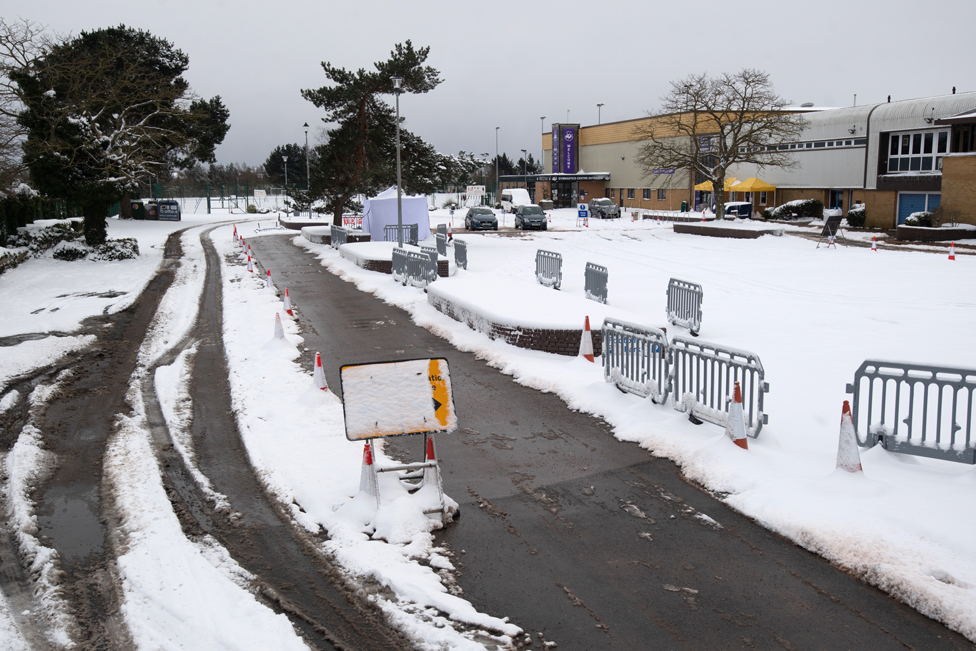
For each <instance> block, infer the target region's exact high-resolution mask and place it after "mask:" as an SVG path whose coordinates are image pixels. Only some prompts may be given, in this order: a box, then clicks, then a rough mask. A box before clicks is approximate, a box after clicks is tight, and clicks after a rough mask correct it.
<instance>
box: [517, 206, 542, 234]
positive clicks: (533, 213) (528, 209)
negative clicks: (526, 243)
mask: <svg viewBox="0 0 976 651" xmlns="http://www.w3.org/2000/svg"><path fill="white" fill-rule="evenodd" d="M515 228H521V229H522V230H525V229H526V228H538V229H539V230H542V231H544V230H546V213H545V212H543V210H542V208H540V207H539V206H537V205H535V204H534V203H530V204H529V205H527V206H516V208H515Z"/></svg>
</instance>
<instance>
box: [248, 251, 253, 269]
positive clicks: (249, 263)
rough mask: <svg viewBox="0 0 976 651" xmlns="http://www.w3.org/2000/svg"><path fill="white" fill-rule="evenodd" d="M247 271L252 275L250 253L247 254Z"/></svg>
mask: <svg viewBox="0 0 976 651" xmlns="http://www.w3.org/2000/svg"><path fill="white" fill-rule="evenodd" d="M247 270H248V271H250V272H251V273H254V265H253V264H251V254H250V253H248V254H247Z"/></svg>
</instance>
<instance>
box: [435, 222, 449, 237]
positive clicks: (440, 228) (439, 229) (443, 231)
mask: <svg viewBox="0 0 976 651" xmlns="http://www.w3.org/2000/svg"><path fill="white" fill-rule="evenodd" d="M437 232H438V233H440V234H442V235H447V224H438V225H437Z"/></svg>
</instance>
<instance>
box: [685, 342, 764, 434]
mask: <svg viewBox="0 0 976 651" xmlns="http://www.w3.org/2000/svg"><path fill="white" fill-rule="evenodd" d="M736 382H739V384H740V386H741V388H742V410H743V412H744V414H745V418H746V434H748V435H749V436H750V437H751V438H756V437H757V436H759V432H760V431H762V427H763V425H765V424H766V423H767V422H768V420H769V419H768V416H767V415H766V414H764V413H763V397H764V396H765V395H766V393H768V392H769V385H768V384H767V383H766V381H765V372H764V371H763V366H762V362H761V361H760V360H759V356H758V355H756V354H754V353H750V352H747V351H744V350H736V349H735V348H728V347H723V346H718V345H716V344H710V343H707V342H704V341H694V340H692V339H685V338H683V337H673V338H672V339H671V389H672V391H673V397H672V401H673V404H674V408H675V409H677V410H678V411H683V412H686V413H689V415H691V416H694V417H695V418H698V419H701V420H705V421H708V422H710V423H714V424H716V425H722V426H724V425H725V422H726V420H727V419H728V401H729V400H730V399H731V396H732V395H733V391H734V388H735V383H736Z"/></svg>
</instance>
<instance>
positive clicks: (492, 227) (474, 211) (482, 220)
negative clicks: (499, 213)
mask: <svg viewBox="0 0 976 651" xmlns="http://www.w3.org/2000/svg"><path fill="white" fill-rule="evenodd" d="M464 227H465V228H466V229H468V230H469V231H479V230H480V231H497V230H498V218H497V217H495V211H494V210H492V209H491V208H484V207H481V208H470V209H469V210H468V214H467V215H465V216H464Z"/></svg>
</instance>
